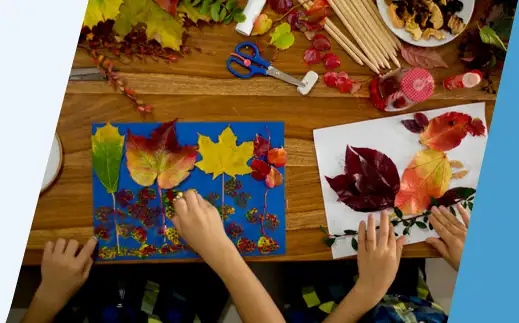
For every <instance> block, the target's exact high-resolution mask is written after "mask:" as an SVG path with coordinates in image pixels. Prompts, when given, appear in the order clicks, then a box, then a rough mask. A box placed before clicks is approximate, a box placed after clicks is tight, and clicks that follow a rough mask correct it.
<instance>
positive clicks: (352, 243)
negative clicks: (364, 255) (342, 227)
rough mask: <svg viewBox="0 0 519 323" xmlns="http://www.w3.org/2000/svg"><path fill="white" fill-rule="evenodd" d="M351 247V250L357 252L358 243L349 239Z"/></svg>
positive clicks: (353, 239)
mask: <svg viewBox="0 0 519 323" xmlns="http://www.w3.org/2000/svg"><path fill="white" fill-rule="evenodd" d="M351 247H352V248H353V250H355V251H358V250H359V243H358V242H357V239H355V238H351Z"/></svg>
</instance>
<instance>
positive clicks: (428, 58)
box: [400, 45, 449, 68]
mask: <svg viewBox="0 0 519 323" xmlns="http://www.w3.org/2000/svg"><path fill="white" fill-rule="evenodd" d="M400 53H401V54H402V57H403V58H404V59H405V60H406V62H407V63H409V65H411V66H414V67H423V68H434V67H445V68H449V65H447V63H445V61H444V60H443V59H442V58H441V56H440V54H438V52H436V51H435V50H434V49H431V48H421V47H415V46H410V45H404V47H402V50H401V51H400Z"/></svg>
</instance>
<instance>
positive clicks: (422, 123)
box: [414, 112, 429, 128]
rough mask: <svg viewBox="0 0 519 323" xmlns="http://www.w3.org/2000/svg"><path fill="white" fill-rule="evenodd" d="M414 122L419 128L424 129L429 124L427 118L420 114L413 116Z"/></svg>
mask: <svg viewBox="0 0 519 323" xmlns="http://www.w3.org/2000/svg"><path fill="white" fill-rule="evenodd" d="M414 121H416V123H417V124H418V126H419V127H422V128H425V127H427V125H428V124H429V119H428V118H427V116H426V115H425V114H423V113H421V112H418V113H415V114H414Z"/></svg>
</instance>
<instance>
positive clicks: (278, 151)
mask: <svg viewBox="0 0 519 323" xmlns="http://www.w3.org/2000/svg"><path fill="white" fill-rule="evenodd" d="M267 161H268V162H269V164H272V165H274V166H276V167H283V166H285V164H286V163H287V151H286V150H285V148H272V149H271V150H269V153H268V156H267Z"/></svg>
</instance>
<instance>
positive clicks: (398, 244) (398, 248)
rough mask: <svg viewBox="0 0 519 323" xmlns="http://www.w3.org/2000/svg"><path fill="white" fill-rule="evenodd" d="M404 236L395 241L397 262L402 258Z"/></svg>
mask: <svg viewBox="0 0 519 323" xmlns="http://www.w3.org/2000/svg"><path fill="white" fill-rule="evenodd" d="M404 244H405V236H401V237H400V238H398V240H396V256H397V259H398V261H400V258H402V251H403V250H404Z"/></svg>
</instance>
